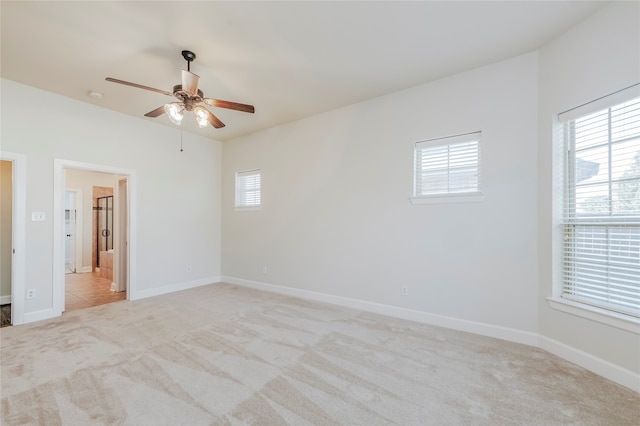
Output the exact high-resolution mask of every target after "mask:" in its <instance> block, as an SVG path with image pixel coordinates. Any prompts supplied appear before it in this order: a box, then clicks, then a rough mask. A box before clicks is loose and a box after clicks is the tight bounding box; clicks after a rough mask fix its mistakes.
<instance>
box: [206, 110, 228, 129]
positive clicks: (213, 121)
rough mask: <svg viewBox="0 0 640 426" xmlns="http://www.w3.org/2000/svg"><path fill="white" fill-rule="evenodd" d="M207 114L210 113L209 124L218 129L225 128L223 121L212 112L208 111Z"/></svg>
mask: <svg viewBox="0 0 640 426" xmlns="http://www.w3.org/2000/svg"><path fill="white" fill-rule="evenodd" d="M207 112H208V113H209V124H211V125H212V126H213V127H215V128H216V129H219V128H221V127H224V123H223V122H222V121H220V120H219V119H218V117H216V116H215V115H213V113H212V112H211V111H209V110H207Z"/></svg>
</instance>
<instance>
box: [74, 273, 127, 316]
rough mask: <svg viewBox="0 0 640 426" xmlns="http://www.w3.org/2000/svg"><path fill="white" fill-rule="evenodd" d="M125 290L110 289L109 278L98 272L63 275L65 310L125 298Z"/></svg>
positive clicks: (88, 306)
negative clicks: (114, 290)
mask: <svg viewBox="0 0 640 426" xmlns="http://www.w3.org/2000/svg"><path fill="white" fill-rule="evenodd" d="M126 299H127V293H126V292H124V291H123V292H119V293H116V292H113V291H111V280H108V279H106V278H101V277H100V272H88V273H84V274H66V275H65V312H69V311H75V310H77V309H84V308H90V307H92V306H98V305H104V304H106V303H112V302H118V301H120V300H126Z"/></svg>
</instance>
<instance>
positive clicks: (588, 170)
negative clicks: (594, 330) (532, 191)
mask: <svg viewBox="0 0 640 426" xmlns="http://www.w3.org/2000/svg"><path fill="white" fill-rule="evenodd" d="M630 93H631V95H629V96H637V95H634V93H635V92H633V91H632V92H630ZM609 102H610V103H609V106H604V107H603V105H604V104H606V103H607V98H602V99H599V100H598V101H597V102H596V103H594V105H589V104H587V105H583V106H582V107H579V108H577V109H576V110H574V111H570V112H568V113H566V114H561V115H560V120H561V122H563V124H562V126H563V132H564V139H565V141H566V143H567V151H566V152H567V162H566V167H565V170H566V179H565V182H566V185H565V194H564V200H565V203H564V213H563V234H564V247H563V285H562V297H563V298H566V299H569V300H573V301H576V302H580V303H584V304H588V305H592V306H596V307H599V308H603V309H607V310H611V311H615V312H619V313H623V314H628V315H632V316H636V317H640V97H634V98H631V99H628V100H626V101H623V102H620V93H617V94H616V96H614V97H611V98H610V99H609ZM563 119H564V120H563Z"/></svg>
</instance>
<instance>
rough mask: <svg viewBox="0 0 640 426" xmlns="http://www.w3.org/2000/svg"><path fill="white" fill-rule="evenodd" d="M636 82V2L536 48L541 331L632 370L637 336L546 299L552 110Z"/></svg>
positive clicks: (639, 345)
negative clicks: (554, 306)
mask: <svg viewBox="0 0 640 426" xmlns="http://www.w3.org/2000/svg"><path fill="white" fill-rule="evenodd" d="M639 82H640V3H638V2H615V3H612V4H611V5H609V6H607V7H605V8H604V9H602V10H601V11H600V12H599V13H597V14H595V15H593V16H592V17H590V18H588V19H587V20H585V21H583V22H582V23H581V24H579V25H577V26H576V27H574V28H573V29H571V30H570V31H568V32H567V33H565V34H564V35H562V36H561V37H559V38H557V39H556V40H554V41H553V42H551V43H549V44H548V45H547V46H545V47H544V48H542V49H541V50H540V107H539V111H540V115H539V116H540V125H539V132H540V143H539V147H538V157H539V162H538V182H539V189H538V199H539V210H538V227H539V229H540V235H539V257H540V294H539V297H538V305H539V307H540V334H541V335H543V336H545V337H546V338H548V339H551V340H553V341H555V342H561V343H562V344H563V345H568V346H570V347H572V348H575V349H576V350H579V351H583V352H584V353H586V354H588V355H589V356H595V357H597V358H599V359H602V360H605V361H607V362H609V363H611V364H612V365H613V366H617V367H620V368H622V369H626V370H629V371H631V372H634V373H636V374H638V373H640V336H639V335H638V334H636V333H632V332H629V331H624V330H622V329H618V328H615V327H611V326H607V325H604V324H601V323H598V322H595V321H591V320H587V319H584V318H581V317H578V316H574V315H569V314H567V313H564V312H559V311H557V310H553V309H551V308H550V307H549V305H548V303H547V301H546V298H547V297H549V296H551V295H552V293H553V291H552V286H553V259H554V258H553V255H552V241H553V240H552V229H554V226H553V223H554V221H553V215H552V210H553V203H552V188H553V184H554V180H553V160H554V145H553V140H552V123H553V115H554V114H557V113H559V112H562V111H565V110H567V109H570V108H573V107H576V106H578V105H581V104H584V103H586V102H589V101H591V100H594V99H597V98H600V97H602V96H605V95H607V94H610V93H613V92H615V91H617V90H620V89H622V88H625V87H628V86H630V85H632V84H636V83H639ZM636 328H638V327H636ZM636 377H637V376H636ZM636 381H637V378H636ZM636 386H637V387H638V388H639V389H640V385H636Z"/></svg>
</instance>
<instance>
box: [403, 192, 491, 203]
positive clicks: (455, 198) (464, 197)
mask: <svg viewBox="0 0 640 426" xmlns="http://www.w3.org/2000/svg"><path fill="white" fill-rule="evenodd" d="M410 200H411V204H443V203H478V202H481V201H483V200H484V194H483V193H481V192H474V193H466V194H443V195H425V196H422V197H411V198H410Z"/></svg>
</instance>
